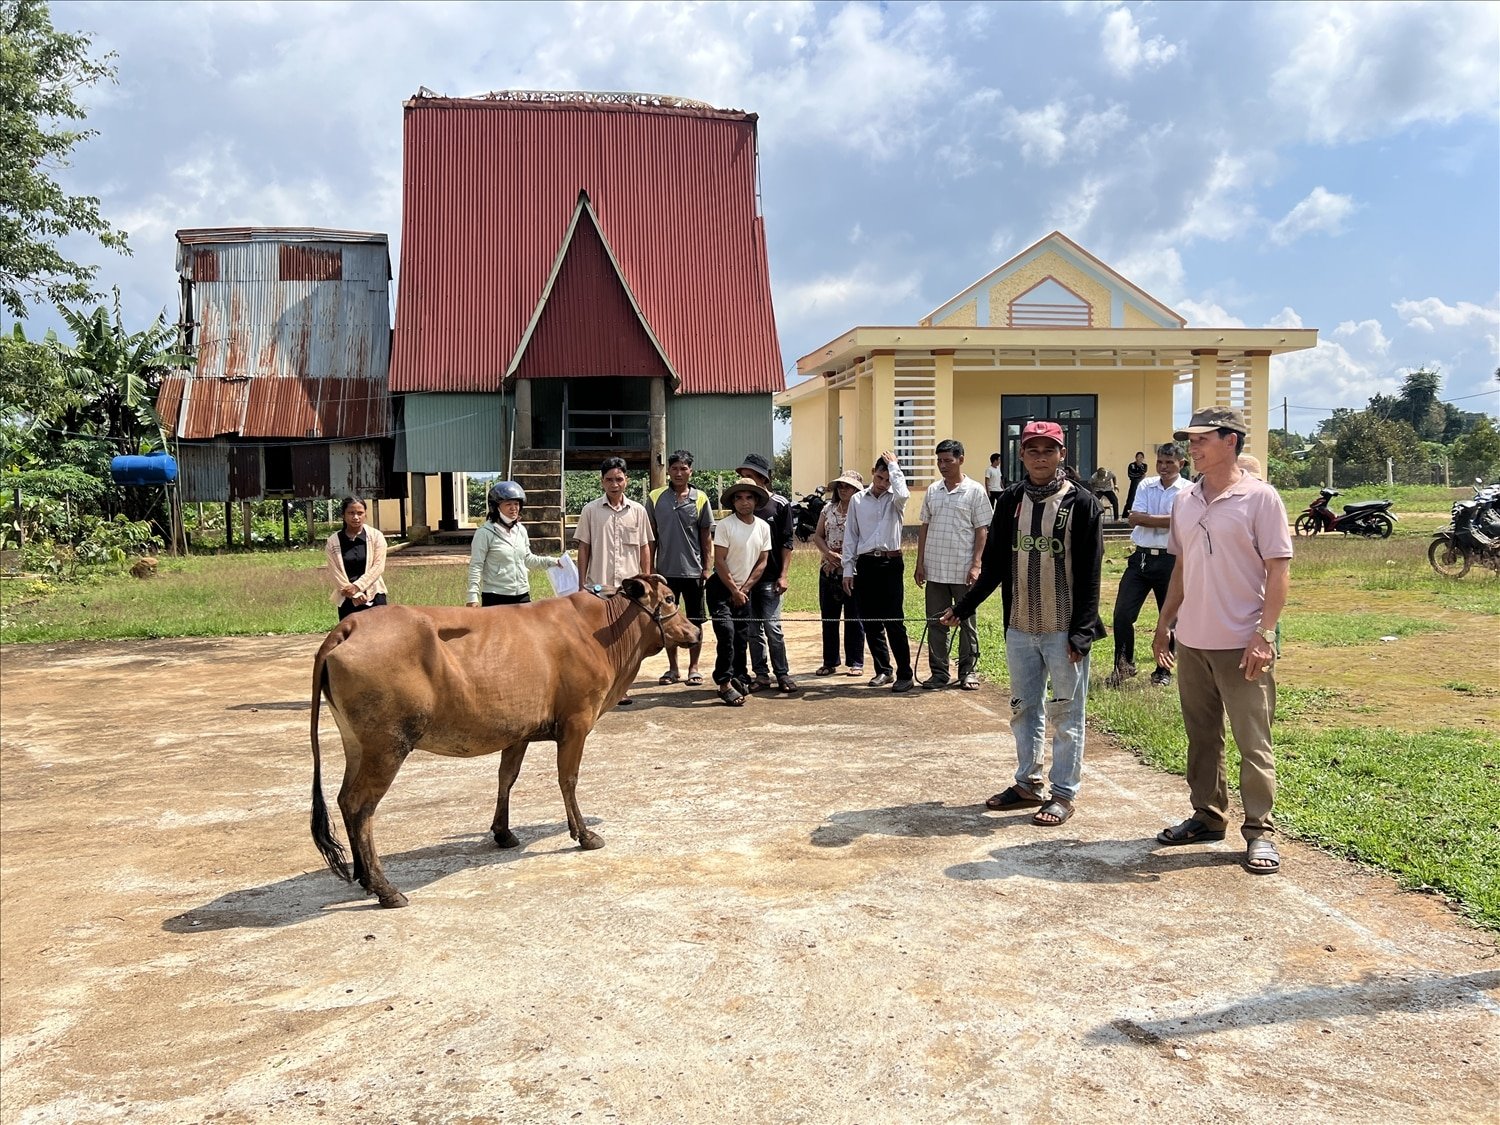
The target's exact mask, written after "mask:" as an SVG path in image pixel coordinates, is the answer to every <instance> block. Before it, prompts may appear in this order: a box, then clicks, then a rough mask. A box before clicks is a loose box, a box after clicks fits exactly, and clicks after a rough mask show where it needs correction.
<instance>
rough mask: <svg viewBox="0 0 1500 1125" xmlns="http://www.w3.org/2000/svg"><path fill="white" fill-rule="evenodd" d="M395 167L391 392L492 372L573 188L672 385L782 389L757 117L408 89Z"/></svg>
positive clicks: (526, 305)
mask: <svg viewBox="0 0 1500 1125" xmlns="http://www.w3.org/2000/svg"><path fill="white" fill-rule="evenodd" d="M404 178H405V195H404V202H403V214H402V246H401V288H400V293H399V303H398V305H397V311H396V341H395V349H394V354H393V356H392V367H391V384H390V385H391V389H392V391H393V392H396V393H401V392H417V391H493V390H496V389H498V388H499V386H500V382H501V380H502V378H503V377H504V376H505V374H506V372H507V370H508V368H509V366H510V364H511V361H512V359H513V357H514V356H515V354H516V349H517V346H518V345H519V343H520V341H521V338H522V334H523V333H524V332H525V330H526V327H527V325H528V324H529V323H530V321H531V318H532V315H533V313H534V312H535V310H536V308H537V303H538V301H539V300H540V298H541V295H542V291H543V289H544V287H545V285H546V282H547V278H548V276H549V275H550V273H551V271H552V266H553V263H554V262H555V261H556V259H557V253H558V250H559V248H560V247H561V245H562V241H563V238H564V236H565V234H566V232H567V229H568V224H569V222H570V221H571V219H572V216H573V209H574V206H575V204H576V202H577V200H578V194H579V192H580V191H583V192H586V193H587V195H588V198H589V200H590V201H591V203H592V205H593V207H594V209H595V213H596V214H597V215H598V218H599V224H600V228H601V230H602V232H603V234H604V237H605V238H606V239H607V240H608V242H609V245H610V247H611V248H612V249H613V251H614V253H615V256H616V258H617V260H618V261H619V265H620V271H621V273H622V274H623V276H624V278H625V281H626V283H627V284H628V285H629V286H630V290H631V292H632V293H633V294H634V295H635V297H636V300H637V301H638V302H639V304H640V308H641V313H642V314H643V315H644V317H645V320H646V323H647V324H649V325H650V327H651V329H652V331H653V332H654V333H655V335H656V338H657V339H658V340H659V341H660V343H661V346H662V350H663V352H664V353H665V355H666V358H667V360H668V361H669V362H670V363H671V365H672V368H673V370H675V371H676V372H677V374H678V376H679V377H680V378H681V384H680V386H679V387H678V390H679V391H680V392H682V393H687V394H704V393H715V392H727V393H765V392H771V391H779V390H782V389H784V387H785V382H784V379H783V376H782V364H781V355H780V351H779V349H778V346H777V341H776V324H775V318H774V315H773V313H772V308H771V288H770V280H769V273H768V269H767V263H766V250H765V240H764V236H763V232H762V231H761V226H760V217H759V216H758V214H757V213H756V199H755V178H756V153H755V118H754V116H753V115H750V114H739V113H731V112H726V111H715V110H703V109H692V108H672V107H666V106H651V107H642V106H599V105H578V104H571V103H566V102H562V103H558V102H551V103H540V104H539V103H528V102H523V101H485V100H459V99H435V98H434V99H414V100H412V101H410V102H408V103H407V106H406V119H405V173H404ZM575 330H576V331H577V332H579V333H587V332H588V331H589V325H588V323H587V321H585V322H584V323H581V324H578V325H576V328H575Z"/></svg>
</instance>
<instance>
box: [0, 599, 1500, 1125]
mask: <svg viewBox="0 0 1500 1125" xmlns="http://www.w3.org/2000/svg"><path fill="white" fill-rule="evenodd" d="M803 628H804V629H805V628H806V627H803ZM319 640H320V638H317V637H264V638H244V639H229V640H170V641H150V642H140V643H132V644H114V643H111V644H91V645H83V644H74V645H58V646H38V647H19V648H18V647H11V648H8V649H7V650H6V651H5V652H4V655H3V668H0V700H3V726H0V736H3V738H0V744H3V749H0V765H3V770H0V814H3V816H0V845H3V847H0V851H3V857H0V858H3V868H0V933H3V941H0V959H3V960H0V1061H3V1070H4V1080H3V1083H0V1118H3V1120H4V1121H5V1122H6V1123H12V1122H14V1123H31V1122H77V1121H110V1120H116V1119H126V1118H129V1119H131V1120H138V1121H160V1122H168V1121H172V1122H176V1121H198V1120H214V1121H220V1122H241V1121H260V1120H266V1119H270V1118H275V1119H276V1120H279V1121H302V1120H315V1119H317V1120H330V1121H402V1122H406V1121H420V1122H429V1121H430V1122H461V1121H495V1120H504V1121H535V1122H555V1121H580V1122H618V1121H624V1122H651V1123H655V1122H677V1121H683V1122H709V1121H712V1122H722V1121H734V1122H817V1123H833V1122H950V1121H951V1122H960V1121H989V1120H995V1119H1002V1120H1017V1121H1030V1120H1038V1119H1042V1118H1049V1117H1055V1118H1059V1119H1074V1120H1085V1121H1094V1120H1118V1119H1121V1118H1124V1117H1129V1118H1132V1119H1145V1120H1169V1119H1172V1120H1179V1121H1188V1122H1205V1121H1240V1120H1257V1121H1264V1122H1282V1121H1285V1122H1292V1121H1303V1120H1307V1119H1309V1118H1311V1119H1313V1120H1318V1121H1348V1122H1366V1121H1373V1120H1383V1121H1414V1120H1418V1119H1420V1120H1423V1121H1447V1120H1464V1121H1474V1120H1480V1119H1484V1118H1486V1116H1488V1118H1489V1119H1490V1120H1494V1119H1495V1117H1496V1106H1497V1105H1500V1077H1497V1076H1500V960H1497V957H1496V954H1497V945H1496V941H1495V939H1494V937H1493V935H1490V934H1487V933H1484V932H1482V931H1479V930H1476V929H1474V928H1473V927H1471V926H1469V925H1467V924H1466V923H1464V922H1463V921H1462V920H1460V919H1458V918H1456V917H1455V916H1454V915H1452V914H1451V913H1449V912H1448V911H1447V910H1446V909H1444V907H1443V906H1442V905H1441V904H1440V903H1438V902H1437V901H1435V900H1434V899H1432V898H1429V897H1425V896H1422V895H1417V894H1405V893H1401V892H1399V891H1397V890H1396V888H1395V887H1394V885H1393V883H1392V882H1391V880H1389V879H1388V878H1386V877H1384V876H1380V875H1376V874H1372V873H1370V872H1368V871H1366V870H1363V869H1361V868H1359V867H1357V866H1355V865H1352V864H1349V863H1346V862H1343V861H1340V860H1337V859H1334V858H1332V857H1330V856H1327V855H1324V854H1322V853H1319V852H1317V851H1315V850H1313V849H1310V848H1307V847H1301V846H1298V845H1296V844H1294V843H1291V844H1284V846H1283V858H1284V860H1285V869H1284V872H1283V874H1281V875H1280V876H1276V877H1254V876H1251V875H1249V874H1248V873H1246V872H1245V871H1244V870H1243V869H1242V868H1241V866H1240V858H1241V855H1242V847H1241V846H1240V844H1239V841H1238V840H1237V839H1234V838H1231V839H1230V841H1228V842H1226V843H1224V844H1214V845H1205V846H1197V847H1188V848H1183V849H1175V850H1169V849H1162V848H1158V847H1157V846H1156V845H1155V844H1154V842H1153V840H1152V837H1153V836H1154V834H1155V833H1156V831H1157V830H1158V829H1159V828H1161V827H1162V826H1163V825H1164V824H1167V823H1170V822H1172V821H1175V820H1177V819H1179V818H1180V817H1181V815H1183V813H1184V811H1185V810H1184V805H1185V787H1184V785H1183V782H1182V780H1181V779H1180V778H1176V777H1171V776H1167V775H1164V774H1161V773H1157V772H1155V771H1153V770H1151V769H1148V768H1146V767H1144V766H1142V765H1141V764H1139V763H1138V762H1137V761H1136V760H1135V759H1134V758H1133V757H1131V756H1130V755H1128V754H1126V753H1123V752H1121V751H1119V750H1117V749H1115V748H1113V747H1111V746H1109V745H1108V744H1107V743H1105V742H1103V741H1101V740H1097V739H1096V740H1094V741H1092V742H1091V743H1090V745H1089V749H1088V764H1087V771H1086V775H1085V782H1084V792H1083V799H1082V801H1081V803H1080V805H1079V810H1078V813H1077V815H1076V816H1075V817H1074V818H1073V819H1072V820H1071V821H1070V822H1069V823H1068V824H1067V825H1065V826H1064V827H1062V828H1060V829H1041V828H1035V827H1032V826H1031V825H1030V824H1029V822H1028V819H1027V817H1026V816H1025V815H1016V814H1011V815H1003V814H997V813H989V812H986V811H985V810H984V809H983V807H982V804H981V802H982V800H983V798H984V797H985V796H987V795H988V794H990V793H992V792H994V791H996V790H997V789H1000V788H1002V787H1003V786H1004V784H1005V783H1006V779H1007V776H1008V774H1009V772H1010V771H1011V769H1012V768H1013V766H1014V756H1013V755H1014V751H1013V747H1012V744H1011V741H1010V737H1009V734H1008V731H1007V730H1006V726H1005V718H1006V713H1007V705H1006V701H1005V700H1004V699H1002V698H1000V697H999V696H998V695H997V693H996V691H995V690H994V689H993V688H992V687H989V686H986V687H985V689H984V690H983V691H981V692H978V693H972V694H971V693H962V692H951V691H950V692H941V693H924V692H914V693H912V694H911V695H906V696H894V695H891V694H890V693H888V692H874V691H870V690H869V689H867V688H865V687H863V686H862V683H863V681H856V680H852V679H849V678H845V677H837V678H833V679H827V680H818V679H814V678H812V677H811V676H810V675H803V677H802V679H803V683H804V684H805V685H806V687H807V689H808V690H806V691H805V692H804V693H803V694H802V695H800V696H798V697H795V698H766V697H763V696H757V697H755V698H753V699H752V700H751V701H750V703H749V704H748V705H747V706H746V707H744V708H743V709H741V710H738V711H735V710H731V709H729V708H726V707H723V706H720V705H718V704H716V703H715V702H713V699H712V697H711V696H710V695H709V694H708V693H706V692H704V691H701V690H699V691H694V690H690V689H686V688H683V687H670V688H668V687H658V686H656V684H655V677H656V675H657V674H658V673H659V672H660V671H661V669H662V667H663V661H662V658H660V657H656V658H653V659H652V660H650V661H648V662H647V664H646V666H645V668H644V669H643V671H642V677H641V680H640V682H639V686H638V688H637V695H638V697H639V701H638V703H637V705H636V706H635V707H633V708H631V709H629V710H623V709H622V710H619V711H616V712H614V713H612V714H610V715H608V716H606V717H605V718H604V720H603V721H602V722H601V723H600V725H599V728H598V730H597V731H596V732H595V734H594V736H593V737H592V739H591V740H590V743H589V748H588V751H587V753H586V756H585V760H584V767H583V774H582V779H581V781H580V785H579V795H580V802H581V804H582V807H583V811H584V813H585V815H586V816H587V817H588V818H589V820H590V823H591V824H592V825H593V827H595V828H596V830H598V831H599V832H600V833H601V834H602V835H603V836H604V838H605V840H606V841H607V846H606V847H605V848H604V849H603V850H602V851H597V852H591V853H581V852H579V851H577V850H576V849H575V848H574V847H573V846H572V844H571V841H569V839H568V837H567V833H566V829H565V827H564V825H563V818H562V807H561V801H560V798H559V796H558V793H557V787H556V780H555V773H554V770H553V768H552V759H553V754H552V748H551V746H549V745H542V746H537V747H534V748H533V749H532V751H531V760H530V762H529V763H528V765H527V768H526V769H525V770H524V771H523V772H522V775H521V779H520V782H519V783H518V785H517V787H516V793H515V802H514V824H515V826H516V828H517V832H518V834H519V835H520V836H521V839H522V841H523V844H524V846H523V847H522V848H521V849H519V850H516V851H510V852H502V851H499V850H497V849H495V848H494V846H493V845H492V843H491V841H490V839H489V837H488V835H487V833H486V829H487V827H488V825H489V821H490V815H491V812H492V809H493V801H494V779H495V772H494V771H495V768H496V767H497V766H498V759H497V758H490V759H488V760H484V761H472V762H454V761H450V760H440V759H437V758H434V757H431V756H428V755H422V754H417V755H414V756H413V757H412V759H411V760H410V761H409V762H408V763H407V765H406V768H405V769H404V770H403V772H402V774H401V776H400V777H399V778H398V779H397V782H396V785H395V787H394V789H393V790H392V792H391V794H390V795H389V796H388V797H387V799H386V801H385V803H384V804H383V805H382V808H381V816H380V819H379V821H378V823H377V840H378V842H379V844H380V846H381V849H382V851H383V854H384V856H385V863H386V870H387V872H388V874H389V875H390V876H391V878H392V879H393V881H394V882H395V883H396V884H397V885H398V886H400V887H401V888H402V889H403V890H405V891H406V892H407V893H408V894H409V895H410V897H411V906H410V908H408V909H406V910H397V911H385V910H380V909H378V908H377V907H375V906H374V903H373V900H369V899H365V898H362V897H361V896H360V894H359V892H358V889H357V888H352V889H351V888H350V887H348V886H347V885H345V884H343V883H341V882H339V881H338V880H336V879H335V878H334V876H333V875H331V874H330V873H329V872H328V871H327V870H326V869H324V868H323V867H322V866H321V865H320V862H319V859H318V856H317V853H316V852H315V851H314V849H313V846H312V843H311V841H310V839H309V837H308V831H307V814H308V796H309V782H310V777H311V769H310V761H309V753H308V746H307V718H308V715H307V706H308V696H309V693H310V670H311V662H312V656H313V653H314V651H315V650H316V647H317V644H318V642H319ZM811 640H812V637H811V634H810V633H809V634H808V635H807V636H797V637H794V638H793V645H792V647H793V652H794V660H793V666H794V669H796V670H797V671H799V672H807V671H808V670H810V669H811V667H812V666H813V665H814V664H815V663H816V662H817V655H816V652H815V649H814V647H813V645H812V643H811ZM323 730H324V754H325V767H326V768H328V772H329V776H328V777H325V785H326V786H327V789H328V793H329V796H330V799H331V797H332V795H333V793H334V792H335V791H336V789H337V784H338V776H339V773H340V765H339V763H340V760H341V756H340V753H339V749H338V733H337V730H336V729H335V728H334V727H333V726H332V724H331V723H327V722H325V723H324V725H323ZM330 762H331V765H330Z"/></svg>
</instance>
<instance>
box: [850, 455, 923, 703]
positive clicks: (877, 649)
mask: <svg viewBox="0 0 1500 1125" xmlns="http://www.w3.org/2000/svg"><path fill="white" fill-rule="evenodd" d="M908 495H909V493H908V492H907V489H906V477H905V475H904V474H903V473H902V472H901V466H900V465H898V464H897V463H896V455H895V454H894V453H892V452H891V451H890V450H886V451H885V452H884V453H882V454H881V455H880V456H879V457H878V458H877V459H876V461H875V472H874V474H873V477H872V479H871V482H870V486H869V487H868V488H866V489H865V490H864V491H863V492H857V493H855V495H854V499H853V500H851V501H850V502H849V522H848V523H847V524H846V525H845V526H844V591H845V592H846V593H850V594H853V595H854V604H855V606H856V607H857V608H858V610H859V616H860V620H861V622H862V623H863V624H864V627H865V640H867V641H868V642H869V644H870V657H871V659H872V661H873V662H874V664H875V675H874V676H873V677H871V679H870V686H871V687H874V688H879V687H886V686H887V685H889V686H890V689H891V690H892V691H894V692H903V691H911V689H912V673H911V644H910V642H909V641H908V640H907V637H906V604H905V602H906V599H905V591H904V590H903V588H902V572H903V571H904V570H905V565H904V563H903V560H902V557H901V526H902V523H903V513H904V512H905V511H906V498H907V496H908ZM893 656H894V657H895V663H894V664H892V662H891V658H892V657H893Z"/></svg>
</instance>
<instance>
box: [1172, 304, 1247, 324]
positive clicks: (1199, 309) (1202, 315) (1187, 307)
mask: <svg viewBox="0 0 1500 1125" xmlns="http://www.w3.org/2000/svg"><path fill="white" fill-rule="evenodd" d="M1172 307H1173V308H1174V309H1176V310H1177V312H1178V313H1179V314H1180V315H1181V316H1184V317H1186V318H1187V326H1188V327H1189V328H1245V327H1248V326H1247V325H1246V324H1245V322H1244V321H1243V320H1241V319H1240V318H1239V317H1237V316H1235V315H1234V314H1232V313H1230V312H1228V311H1226V310H1225V309H1224V307H1223V306H1222V305H1219V304H1217V303H1215V302H1214V301H1212V300H1203V301H1198V300H1195V299H1194V298H1192V297H1184V298H1183V299H1181V300H1180V301H1178V302H1176V304H1174V305H1173V306H1172Z"/></svg>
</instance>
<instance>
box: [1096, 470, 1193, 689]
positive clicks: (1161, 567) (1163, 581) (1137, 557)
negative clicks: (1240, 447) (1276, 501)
mask: <svg viewBox="0 0 1500 1125" xmlns="http://www.w3.org/2000/svg"><path fill="white" fill-rule="evenodd" d="M1182 465H1183V453H1182V448H1181V446H1178V445H1176V444H1173V443H1171V442H1168V443H1167V444H1166V445H1159V446H1157V447H1156V476H1154V477H1147V478H1146V479H1145V480H1143V481H1141V484H1140V487H1139V488H1137V489H1136V491H1135V501H1134V503H1133V505H1132V506H1131V509H1130V511H1129V513H1127V516H1128V518H1129V520H1130V529H1131V530H1130V541H1131V543H1133V544H1134V545H1135V552H1134V554H1132V555H1131V556H1130V558H1128V559H1127V560H1126V561H1125V573H1124V574H1122V575H1120V589H1119V592H1118V593H1117V594H1116V595H1115V617H1114V622H1113V628H1114V634H1115V667H1114V671H1112V672H1111V673H1110V674H1109V675H1108V676H1106V677H1105V680H1104V683H1105V686H1107V687H1119V686H1120V685H1121V684H1122V683H1124V682H1125V681H1126V680H1128V679H1130V677H1131V676H1134V675H1135V674H1136V667H1135V621H1136V618H1138V617H1139V616H1140V615H1141V607H1142V606H1143V605H1145V604H1146V595H1147V594H1155V595H1156V608H1157V611H1158V612H1160V611H1161V607H1162V603H1163V602H1165V601H1166V600H1167V586H1168V585H1170V584H1171V581H1172V569H1173V567H1174V566H1175V565H1176V562H1177V560H1176V559H1175V558H1174V557H1173V556H1172V555H1170V554H1168V553H1167V536H1168V534H1170V531H1171V527H1172V507H1173V505H1174V504H1176V503H1177V497H1178V496H1180V495H1181V494H1182V493H1183V492H1186V491H1187V490H1188V489H1189V488H1191V487H1192V485H1191V484H1189V483H1188V482H1187V481H1185V480H1183V479H1182ZM1151 682H1152V683H1153V684H1156V685H1158V686H1161V685H1163V684H1169V683H1171V682H1172V673H1171V672H1170V671H1168V670H1167V669H1166V668H1158V669H1156V671H1154V672H1152V673H1151Z"/></svg>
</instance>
